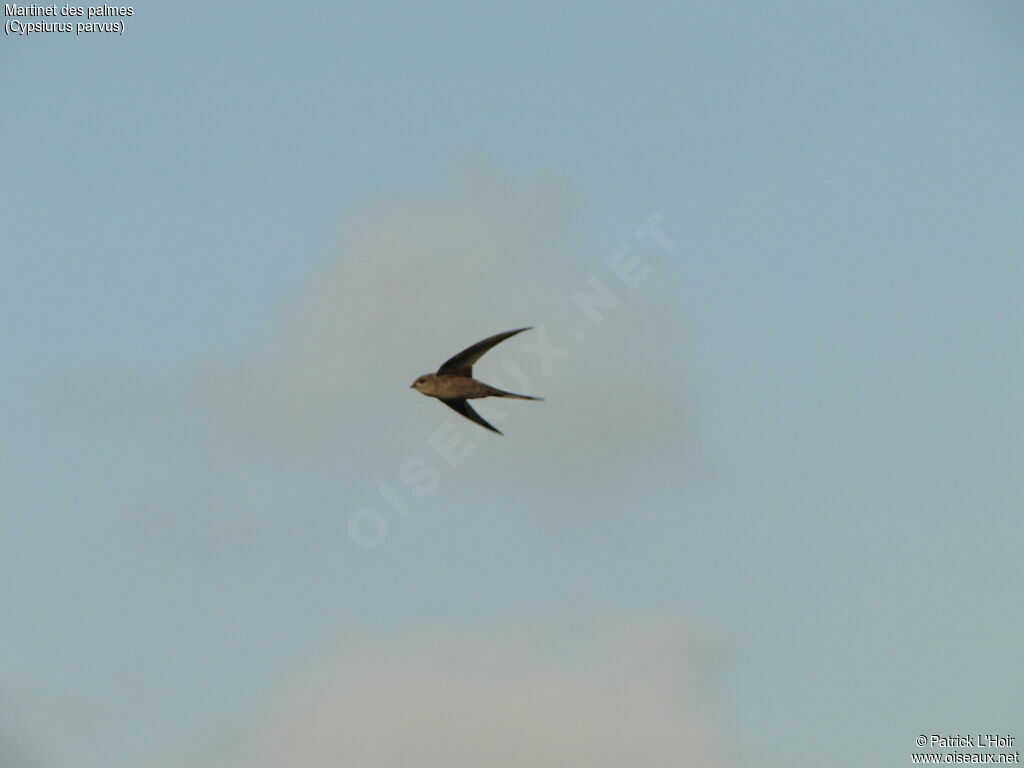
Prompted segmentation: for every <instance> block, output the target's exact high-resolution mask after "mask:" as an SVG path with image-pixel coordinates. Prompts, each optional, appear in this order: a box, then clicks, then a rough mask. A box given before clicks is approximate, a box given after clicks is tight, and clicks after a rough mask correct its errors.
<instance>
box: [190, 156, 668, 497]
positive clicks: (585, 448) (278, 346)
mask: <svg viewBox="0 0 1024 768" xmlns="http://www.w3.org/2000/svg"><path fill="white" fill-rule="evenodd" d="M574 220H575V214H574V206H573V204H572V200H571V197H570V195H569V194H568V193H567V191H566V189H565V187H564V185H561V184H559V183H558V182H556V181H554V180H551V179H534V180H529V181H511V180H508V179H505V178H501V177H500V176H498V175H497V174H495V173H493V172H492V171H490V170H488V169H486V168H482V167H478V166H473V167H469V168H466V169H463V172H462V173H461V174H460V175H458V177H457V178H456V180H455V181H454V182H453V183H452V184H450V185H449V186H448V187H446V188H444V189H441V190H439V191H436V192H434V193H431V194H424V195H421V196H416V197H411V198H407V199H392V200H378V201H377V202H376V203H374V204H371V205H367V206H366V207H365V208H364V210H362V211H360V212H358V213H355V214H352V215H350V216H348V217H346V218H345V220H344V222H343V226H342V230H343V239H342V242H341V243H340V244H339V248H338V256H337V258H336V259H335V260H333V261H332V262H331V263H330V264H328V265H327V266H325V267H324V268H323V269H322V271H321V272H320V273H319V274H317V275H316V276H315V277H314V278H313V279H312V280H311V283H310V285H309V287H308V290H307V291H306V292H305V293H304V294H303V295H301V296H298V297H296V300H295V301H294V303H293V306H292V309H291V310H290V311H289V312H288V313H287V317H286V318H285V319H284V320H283V322H282V323H281V324H280V328H279V331H278V332H277V333H276V334H275V336H274V338H271V339H268V340H267V343H266V344H265V345H264V346H263V348H261V349H259V350H257V352H256V353H255V354H254V356H253V357H252V359H251V360H249V361H248V362H246V363H244V364H236V363H230V364H228V363H224V364H218V365H215V366H214V367H213V368H212V370H211V371H210V373H209V375H208V383H209V387H208V390H209V392H211V393H212V397H213V403H214V405H215V408H214V413H215V414H216V417H217V420H218V422H219V424H220V425H221V427H222V431H223V434H225V435H226V436H228V437H229V439H230V440H231V441H232V443H234V444H242V445H250V446H256V447H262V448H266V447H270V448H273V449H275V450H284V451H295V452H298V453H303V454H307V455H317V454H320V455H338V454H339V453H344V454H346V455H347V456H348V457H350V458H352V459H353V460H354V461H358V462H360V465H361V466H362V465H363V464H364V463H365V462H367V461H375V462H377V464H375V466H379V465H381V464H384V465H385V467H386V471H390V464H394V463H396V462H398V461H401V460H402V459H404V458H406V456H408V455H409V450H410V446H419V445H422V446H425V445H426V444H427V439H428V437H429V436H430V434H432V433H433V431H434V430H435V429H436V428H437V427H438V425H440V424H442V423H443V422H444V421H446V420H453V423H454V424H456V426H457V427H458V429H459V430H460V431H462V432H464V434H465V436H466V437H467V439H471V440H473V441H478V442H482V441H483V440H485V439H487V435H484V434H481V432H482V430H478V429H477V428H476V427H474V426H473V425H471V424H469V423H468V422H463V421H461V420H460V419H458V417H454V416H452V415H451V414H449V413H448V412H447V411H446V410H445V409H444V408H443V407H442V406H440V405H438V404H436V403H431V402H427V401H424V400H423V398H422V397H421V396H419V395H416V394H414V393H410V392H409V391H408V389H407V388H408V386H409V383H410V382H411V381H412V379H413V378H414V377H415V376H417V375H419V374H421V373H424V372H426V371H430V370H433V369H434V368H436V367H437V365H439V364H440V363H441V362H442V361H443V360H444V359H445V358H446V357H448V356H449V355H451V354H453V353H455V352H457V351H458V350H459V349H461V348H462V347H463V346H467V345H469V344H470V343H472V342H475V341H477V340H478V339H480V338H483V337H484V336H487V335H490V334H492V333H496V332H498V331H502V330H506V329H509V328H514V327H517V326H522V325H536V326H540V328H539V329H538V330H537V331H534V332H532V333H528V334H523V335H522V336H521V337H517V338H516V339H515V340H514V341H512V342H509V343H507V344H506V345H504V346H503V347H499V348H497V349H495V350H494V351H493V352H491V353H490V354H489V355H488V356H487V357H485V358H484V360H483V361H482V362H481V363H480V364H479V366H478V373H479V375H480V377H481V378H483V379H484V380H488V381H492V382H494V383H497V384H499V385H506V386H508V387H509V388H519V390H520V391H525V390H530V391H533V392H534V393H536V394H541V395H543V396H544V397H546V398H547V402H546V403H543V404H532V403H531V404H528V405H525V404H522V403H516V404H513V405H508V404H507V403H497V404H496V405H497V407H498V408H499V409H500V410H501V412H503V413H505V414H508V417H509V419H512V421H507V422H505V424H506V426H507V427H508V429H509V430H511V432H512V434H513V435H515V437H514V438H510V439H520V440H526V441H529V443H530V459H529V460H528V461H527V462H526V463H527V464H528V465H529V466H528V469H529V470H530V475H531V476H532V477H541V478H542V479H543V478H550V477H557V479H558V481H559V483H561V484H563V485H564V484H565V483H566V482H570V481H574V484H575V485H580V484H582V483H584V482H586V483H601V482H602V481H603V480H604V479H613V478H615V477H617V476H618V475H619V473H620V470H621V469H622V467H623V466H625V465H629V464H631V463H636V462H643V461H645V460H647V459H649V458H650V457H652V456H657V455H660V454H663V453H664V451H665V450H666V448H669V447H672V446H676V445H678V444H679V441H680V440H681V438H682V436H683V435H684V434H685V429H684V420H683V403H682V402H681V396H680V395H681V391H682V387H681V385H680V382H679V381H678V378H677V374H678V366H677V365H676V362H677V361H678V359H679V358H680V357H681V356H682V355H683V349H682V328H681V325H682V323H681V319H680V317H679V313H678V312H676V311H675V310H674V309H673V308H672V306H671V304H669V303H668V302H666V301H665V300H664V299H662V298H661V293H660V292H659V291H658V290H657V288H656V287H655V286H656V283H657V281H656V280H647V279H646V278H649V277H650V276H651V275H652V274H653V275H657V270H658V269H662V270H667V269H669V268H670V267H669V266H666V265H667V264H670V262H667V261H666V259H667V258H668V253H667V251H666V249H665V247H664V242H663V241H659V239H658V238H657V237H655V236H653V235H652V234H650V233H642V234H640V235H637V234H636V232H635V231H634V230H628V231H624V232H623V233H622V239H621V242H614V243H608V244H607V247H606V248H605V249H604V250H603V251H602V252H600V253H594V254H591V253H583V252H582V250H581V248H580V246H579V244H578V242H576V237H575V236H576V235H577V234H578V233H576V232H575V231H574V225H573V222H574ZM642 223H643V219H638V221H637V222H636V226H637V227H639V226H640V225H641V224H642ZM663 226H664V225H663ZM623 244H628V245H629V246H630V249H629V251H628V252H623V251H621V250H620V248H621V246H622V245H623ZM616 269H618V270H619V271H620V272H621V273H622V274H621V275H617V274H616V272H615V271H614V270H616ZM595 316H599V318H600V319H599V320H598V321H595V319H594V317H595ZM515 406H518V407H515ZM484 408H485V409H486V404H485V405H484ZM492 413H493V411H492ZM498 418H499V420H500V414H498ZM515 422H518V423H517V424H516V426H515V428H513V427H512V426H510V425H511V424H513V423H515ZM610 441H614V449H613V448H612V445H611V444H610ZM354 446H356V447H357V448H358V450H356V451H353V447H354ZM495 450H511V449H510V448H509V447H508V446H507V445H506V446H503V447H502V448H500V449H495ZM521 454H522V452H521V451H518V452H517V455H521ZM385 463H386V464H385ZM548 470H550V471H548ZM552 472H554V473H555V474H554V475H552Z"/></svg>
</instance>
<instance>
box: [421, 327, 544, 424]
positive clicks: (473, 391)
mask: <svg viewBox="0 0 1024 768" xmlns="http://www.w3.org/2000/svg"><path fill="white" fill-rule="evenodd" d="M528 330H530V329H529V328H517V329H516V330H514V331H505V332H504V333H496V334H494V335H493V336H490V337H488V338H486V339H484V340H483V341H478V342H477V343H476V344H474V345H473V346H471V347H468V348H466V349H464V350H462V351H461V352H459V354H457V355H455V357H453V358H452V359H450V360H447V361H445V363H444V364H443V365H442V366H441V367H440V368H438V369H437V373H427V374H424V375H423V376H420V377H419V378H418V379H416V381H414V382H413V383H412V386H411V387H410V389H415V390H416V391H417V392H420V393H421V394H424V395H427V396H428V397H436V398H437V399H438V400H440V401H441V402H442V403H444V404H445V405H447V406H448V407H449V408H451V409H452V410H453V411H456V412H457V413H460V414H461V415H463V416H465V417H466V418H467V419H469V420H470V421H475V422H476V423H477V424H479V425H480V426H481V427H484V428H485V429H489V430H491V431H492V432H497V433H498V434H499V435H500V434H501V430H498V429H495V428H494V427H492V426H491V425H490V424H488V423H487V422H486V421H484V419H483V417H482V416H481V415H480V414H479V413H477V412H476V411H474V410H473V408H472V407H471V406H470V404H469V403H468V402H466V401H467V400H472V399H474V398H478V397H513V398H515V399H517V400H543V399H544V398H543V397H530V396H529V395H517V394H515V393H513V392H505V391H504V390H502V389H497V388H495V387H492V386H491V385H490V384H484V383H483V382H482V381H477V380H476V379H474V378H473V363H475V362H476V361H477V360H479V359H480V358H481V357H483V356H484V353H485V352H487V350H489V349H490V348H491V347H493V346H494V345H495V344H498V343H500V342H502V341H504V340H505V339H507V338H508V337H509V336H515V335H516V334H517V333H522V332H523V331H528Z"/></svg>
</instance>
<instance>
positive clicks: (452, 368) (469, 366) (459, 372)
mask: <svg viewBox="0 0 1024 768" xmlns="http://www.w3.org/2000/svg"><path fill="white" fill-rule="evenodd" d="M528 330H530V329H529V328H516V329H515V330H514V331H505V332H504V333H496V334H494V335H493V336H489V337H487V338H486V339H484V340H483V341H478V342H477V343H476V344H474V345H473V346H472V347H467V348H466V349H464V350H462V351H461V352H459V354H457V355H455V357H453V358H451V359H450V360H446V361H445V362H444V364H443V365H442V366H441V367H440V368H438V369H437V372H438V373H445V374H448V375H450V376H466V377H469V378H472V376H473V363H475V362H476V361H477V360H479V359H480V358H481V357H483V356H484V353H485V352H487V350H489V349H490V348H491V347H493V346H494V345H495V344H500V343H501V342H503V341H504V340H505V339H507V338H508V337H509V336H515V335H516V334H517V333H522V332H523V331H528ZM495 431H497V430H495Z"/></svg>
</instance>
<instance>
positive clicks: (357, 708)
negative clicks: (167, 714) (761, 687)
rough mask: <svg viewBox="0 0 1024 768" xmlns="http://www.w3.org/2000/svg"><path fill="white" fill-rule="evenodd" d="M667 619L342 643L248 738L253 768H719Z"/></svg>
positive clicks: (698, 674)
mask: <svg viewBox="0 0 1024 768" xmlns="http://www.w3.org/2000/svg"><path fill="white" fill-rule="evenodd" d="M709 650H710V647H709V645H708V643H707V641H706V639H702V638H700V637H699V636H696V635H695V634H694V633H693V632H691V631H689V630H687V628H686V627H684V626H682V625H681V624H680V623H679V622H677V621H672V620H659V621H635V620H624V621H617V622H606V623H604V624H603V625H600V626H587V627H576V628H569V627H565V626H563V627H561V628H555V627H552V626H539V625H534V626H524V625H517V626H509V627H506V628H504V629H501V630H491V631H464V630H453V629H438V630H434V631H419V632H414V633H410V634H406V635H404V636H401V637H397V638H392V639H382V638H377V637H369V636H349V637H347V638H345V640H344V642H343V643H342V644H341V647H340V648H339V649H338V650H337V652H335V653H334V654H333V655H330V656H328V657H327V658H324V659H323V660H321V661H320V662H319V663H317V664H314V665H312V666H311V667H310V668H308V669H307V670H306V671H305V673H304V674H303V675H301V676H300V679H298V680H296V681H294V682H293V683H292V684H291V686H290V687H289V688H288V689H287V690H286V691H285V692H284V693H283V694H282V696H281V699H280V701H279V702H278V703H277V704H276V705H275V706H274V707H273V708H272V712H271V713H270V714H269V715H268V716H267V717H266V718H265V720H264V721H263V722H261V723H260V724H259V726H258V729H257V730H258V733H259V737H258V738H257V741H256V743H255V745H254V746H253V748H252V754H251V755H250V756H249V758H247V759H246V764H247V765H251V766H255V767H256V768H283V766H296V765H297V766H303V768H318V767H319V766H325V767H326V766H337V765H359V766H362V768H406V766H410V765H416V766H421V767H422V768H479V766H482V765H485V766H494V767H496V768H499V767H501V766H509V768H512V766H515V768H531V767H536V768H541V767H542V766H543V767H544V768H548V767H549V766H555V765H564V766H570V765H580V766H582V765H585V766H590V767H591V768H604V767H606V766H607V768H612V767H613V766H615V767H616V768H618V767H619V766H623V765H642V766H648V767H649V768H658V766H666V767H667V766H679V765H700V766H705V768H715V767H716V766H723V765H727V764H729V761H728V760H727V759H725V757H723V755H722V752H721V745H720V743H719V738H718V735H717V733H716V730H715V727H714V725H713V723H712V721H711V718H710V716H709V711H708V710H709V706H708V701H707V699H708V696H707V692H706V690H705V687H704V684H703V682H702V678H703V676H704V675H703V673H702V668H703V667H704V666H705V664H704V663H703V662H702V659H703V657H704V656H705V654H706V653H707V652H708V651H709Z"/></svg>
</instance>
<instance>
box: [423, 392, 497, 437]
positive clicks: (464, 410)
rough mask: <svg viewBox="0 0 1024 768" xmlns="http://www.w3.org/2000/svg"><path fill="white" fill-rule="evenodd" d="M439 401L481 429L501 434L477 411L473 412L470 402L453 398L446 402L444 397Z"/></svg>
mask: <svg viewBox="0 0 1024 768" xmlns="http://www.w3.org/2000/svg"><path fill="white" fill-rule="evenodd" d="M438 400H440V401H441V402H442V403H444V404H445V405H447V406H448V407H449V408H451V409H452V410H453V411H455V412H456V413H459V414H462V415H463V416H465V417H466V418H467V419H469V420H470V421H475V422H476V423H477V424H479V425H480V426H481V427H484V428H485V429H489V430H491V432H497V433H498V434H499V435H500V434H501V430H500V429H495V428H494V427H492V426H491V425H490V424H488V423H487V422H486V421H484V417H483V416H481V415H480V414H479V413H477V412H476V411H474V410H473V406H471V405H470V404H469V401H468V400H465V399H463V398H451V399H448V400H446V399H445V398H443V397H439V398H438Z"/></svg>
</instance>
